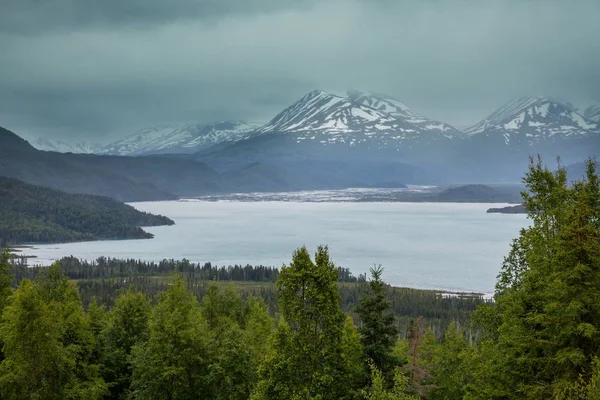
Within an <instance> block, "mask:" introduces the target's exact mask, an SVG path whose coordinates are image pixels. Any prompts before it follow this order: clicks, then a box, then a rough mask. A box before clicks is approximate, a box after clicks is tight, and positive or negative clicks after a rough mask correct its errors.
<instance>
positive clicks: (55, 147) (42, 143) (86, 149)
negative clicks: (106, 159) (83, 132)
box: [31, 138, 102, 154]
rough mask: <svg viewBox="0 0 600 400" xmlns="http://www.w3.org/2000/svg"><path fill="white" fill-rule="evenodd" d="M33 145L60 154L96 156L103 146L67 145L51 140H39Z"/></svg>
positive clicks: (87, 143) (90, 144)
mask: <svg viewBox="0 0 600 400" xmlns="http://www.w3.org/2000/svg"><path fill="white" fill-rule="evenodd" d="M31 144H32V145H33V147H35V148H36V149H38V150H43V151H55V152H58V153H80V154H94V153H97V152H99V151H100V150H101V149H102V145H100V144H97V143H91V142H77V143H67V142H64V141H61V140H51V139H46V138H38V139H37V140H35V141H33V143H31Z"/></svg>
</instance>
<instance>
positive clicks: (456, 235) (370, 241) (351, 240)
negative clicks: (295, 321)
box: [28, 200, 528, 293]
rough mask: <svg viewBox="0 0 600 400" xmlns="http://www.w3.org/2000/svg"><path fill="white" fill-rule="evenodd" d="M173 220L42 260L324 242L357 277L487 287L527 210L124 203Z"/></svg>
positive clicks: (269, 256) (229, 261) (234, 255)
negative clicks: (147, 236)
mask: <svg viewBox="0 0 600 400" xmlns="http://www.w3.org/2000/svg"><path fill="white" fill-rule="evenodd" d="M132 205H133V206H135V207H136V208H138V209H140V210H143V211H148V212H151V213H155V214H163V215H166V216H168V217H170V218H172V219H173V220H174V221H175V223H176V225H175V226H164V227H153V228H146V230H147V231H149V232H152V233H154V235H155V238H154V239H151V240H119V241H96V242H83V243H68V244H58V245H57V244H53V245H37V246H35V248H34V249H30V250H28V253H30V254H33V255H36V256H37V257H38V262H41V263H48V262H50V261H51V260H54V259H57V258H61V257H63V256H68V255H73V256H75V257H78V258H84V259H88V260H93V259H96V258H97V257H100V256H107V257H116V258H136V259H142V260H155V261H159V260H161V259H164V258H175V259H181V258H187V259H189V260H190V261H193V262H202V263H203V262H207V261H210V262H212V263H213V264H216V265H233V264H243V265H245V264H252V265H259V264H262V265H271V266H277V267H279V266H281V265H282V264H283V263H288V262H289V261H290V259H291V256H292V252H293V250H294V249H295V248H297V247H299V246H302V245H306V246H307V247H308V248H309V250H310V251H311V252H313V251H314V250H315V248H316V246H317V245H318V244H327V245H329V248H330V253H331V256H332V258H333V261H334V262H335V263H336V265H338V266H342V267H346V268H350V270H351V271H352V272H353V273H354V274H355V275H358V274H359V273H364V272H366V271H368V269H369V267H371V266H373V265H374V264H381V265H383V266H384V268H385V273H384V278H385V280H386V281H387V282H389V283H390V284H392V285H395V286H405V287H414V288H423V289H442V290H451V291H474V292H484V293H490V292H492V291H493V288H494V283H495V280H496V275H497V274H498V272H499V269H500V267H501V264H502V260H503V257H504V256H505V255H506V254H507V253H508V250H509V246H510V242H511V240H512V239H513V238H515V237H517V236H518V234H519V229H520V228H522V227H525V226H527V224H528V220H527V218H526V216H525V215H506V214H486V210H487V209H488V208H490V207H498V206H503V204H470V203H461V204H458V203H386V202H383V203H364V202H363V203H353V202H319V203H314V202H281V201H276V202H272V201H262V202H238V201H216V202H214V201H213V202H211V201H197V200H182V201H167V202H144V203H134V204H132Z"/></svg>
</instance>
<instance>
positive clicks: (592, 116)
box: [583, 104, 600, 123]
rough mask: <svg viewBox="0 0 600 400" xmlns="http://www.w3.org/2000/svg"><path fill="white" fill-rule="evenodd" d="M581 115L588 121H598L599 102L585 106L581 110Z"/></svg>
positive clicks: (599, 116)
mask: <svg viewBox="0 0 600 400" xmlns="http://www.w3.org/2000/svg"><path fill="white" fill-rule="evenodd" d="M583 116H584V117H585V118H587V119H588V120H590V121H594V122H599V123H600V104H594V105H591V106H589V107H588V108H586V110H585V111H584V112H583Z"/></svg>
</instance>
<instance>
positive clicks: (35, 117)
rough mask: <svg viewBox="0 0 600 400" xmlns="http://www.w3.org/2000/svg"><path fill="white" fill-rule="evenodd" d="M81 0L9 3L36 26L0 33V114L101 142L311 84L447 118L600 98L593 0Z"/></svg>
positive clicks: (36, 128)
mask: <svg viewBox="0 0 600 400" xmlns="http://www.w3.org/2000/svg"><path fill="white" fill-rule="evenodd" d="M10 1H13V2H14V3H13V5H14V4H28V3H27V2H17V1H16V0H10ZM63 1H65V2H66V1H67V0H55V1H54V2H46V3H44V4H68V3H61V2H63ZM36 3H37V2H36ZM87 3H88V2H87V1H80V2H75V1H73V2H72V3H71V4H73V5H75V4H77V5H78V6H77V7H75V6H74V7H75V8H74V10H73V12H72V13H70V14H68V15H60V16H56V15H54V14H52V12H51V11H43V12H41V11H39V10H38V9H33V10H29V11H23V10H24V8H23V7H22V6H20V7H21V8H20V10H17V11H15V10H16V8H15V7H12V8H11V7H9V8H6V9H7V10H9V11H11V12H13V13H15V15H17V16H18V18H17V20H19V19H21V20H26V19H27V16H31V20H32V21H39V24H38V23H36V24H32V25H39V26H35V27H33V26H32V27H30V28H28V30H26V31H25V30H23V29H22V30H20V31H19V30H15V29H5V30H3V31H2V32H3V33H0V49H2V50H3V53H4V54H5V55H6V58H5V60H3V63H2V64H1V65H0V125H8V127H10V128H13V129H15V130H19V129H22V130H23V131H26V133H28V134H29V135H31V136H33V135H41V134H44V133H48V132H50V133H49V134H51V135H57V136H62V137H68V136H73V135H80V136H89V137H92V136H94V137H96V138H99V139H100V140H104V141H106V140H109V139H113V138H116V137H118V136H120V135H123V134H126V133H128V132H131V130H135V129H137V128H140V127H143V126H145V125H148V124H154V123H184V122H191V121H199V122H210V121H215V120H220V119H227V118H236V119H247V120H266V119H269V118H270V117H272V116H273V115H274V114H275V113H276V112H277V111H279V110H281V109H282V108H283V107H285V106H286V105H288V104H289V103H290V102H292V101H294V100H295V99H297V98H298V97H299V96H301V95H303V94H304V92H306V91H308V90H311V89H313V88H321V89H324V90H332V91H343V90H345V89H346V88H350V87H352V88H358V89H364V90H372V91H377V92H384V93H389V94H391V95H394V96H396V97H398V98H400V99H401V100H402V101H404V102H405V103H407V104H408V105H409V106H411V107H412V108H414V109H415V110H417V111H419V112H422V113H423V114H425V115H428V116H430V117H433V118H438V119H441V120H444V121H448V122H450V123H452V124H455V125H463V124H466V123H474V122H476V121H477V120H478V119H479V118H482V117H484V116H485V115H486V114H487V113H489V112H491V111H492V110H493V109H494V108H495V107H497V106H499V105H501V103H503V102H505V101H508V100H510V99H511V98H512V97H515V96H519V95H523V94H530V93H532V94H541V95H548V96H554V97H561V98H565V99H569V100H570V101H572V102H574V103H575V104H576V105H577V104H587V103H589V102H592V101H598V100H599V99H600V76H599V74H600V72H599V71H600V40H598V38H599V37H600V24H598V23H597V20H598V15H600V2H597V1H595V0H580V1H573V2H567V1H552V0H551V1H544V2H542V1H517V0H502V1H501V0H497V1H486V2H476V1H470V0H459V1H436V0H429V1H404V2H392V1H379V2H372V1H366V0H365V1H351V0H347V1H344V0H327V1H321V2H302V3H300V5H297V4H298V3H292V2H291V1H266V0H265V1H258V2H250V1H246V2H243V1H238V2H233V0H227V1H214V2H198V3H195V2H188V1H183V0H177V1H174V2H158V1H156V0H151V1H149V2H142V1H141V0H127V1H123V2H117V1H105V2H90V3H94V4H102V5H101V6H100V5H96V6H91V8H90V10H89V11H88V12H85V10H84V8H83V5H84V4H87ZM9 4H10V3H9ZM189 4H194V6H193V7H192V8H190V6H189ZM166 5H168V7H167V6H166ZM44 7H47V6H44ZM94 7H95V8H94ZM167 8H169V9H168V10H167ZM3 15H4V16H3V17H0V22H3V21H6V19H7V18H9V17H7V14H6V13H4V14H3ZM44 15H48V16H49V18H48V20H49V22H47V23H46V25H45V23H44V21H43V19H44V18H43V16H44ZM2 18H3V19H4V20H3V19H2ZM86 18H87V19H86ZM2 25H4V24H2ZM25 26H26V25H25ZM44 27H45V28H44ZM58 28H60V29H58ZM5 121H7V122H5Z"/></svg>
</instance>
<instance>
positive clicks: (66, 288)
mask: <svg viewBox="0 0 600 400" xmlns="http://www.w3.org/2000/svg"><path fill="white" fill-rule="evenodd" d="M57 268H58V267H57V266H55V267H53V268H51V269H50V271H49V274H48V277H47V278H46V279H45V280H44V281H43V282H41V283H33V282H31V281H28V280H24V281H23V282H22V283H21V285H19V288H18V289H17V291H16V292H15V293H14V294H13V295H12V296H11V297H10V298H9V303H8V305H7V306H6V307H5V309H4V312H3V315H2V325H1V327H0V338H1V339H2V341H3V342H4V354H5V359H4V360H3V361H2V364H1V365H0V393H1V394H2V398H8V399H30V398H40V399H65V398H67V399H68V398H73V399H83V398H86V399H100V398H102V397H103V396H104V395H105V394H106V393H107V386H106V384H105V383H104V381H103V380H102V379H101V378H100V377H99V376H98V365H96V364H93V359H92V355H93V354H92V351H93V349H94V346H95V342H94V337H93V333H92V331H91V328H90V325H89V320H88V318H87V316H86V315H85V313H84V312H83V308H82V306H81V299H80V298H79V296H78V294H77V291H76V289H75V288H74V287H73V286H72V285H71V284H70V283H69V282H68V281H66V279H65V278H64V276H62V275H61V273H60V270H57Z"/></svg>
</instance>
